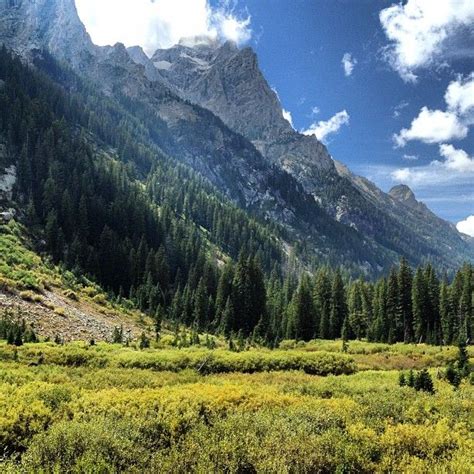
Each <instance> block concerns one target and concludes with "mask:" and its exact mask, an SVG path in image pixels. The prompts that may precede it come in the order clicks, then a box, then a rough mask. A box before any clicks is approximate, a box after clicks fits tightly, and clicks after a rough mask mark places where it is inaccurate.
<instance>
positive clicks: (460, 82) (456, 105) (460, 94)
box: [444, 73, 474, 119]
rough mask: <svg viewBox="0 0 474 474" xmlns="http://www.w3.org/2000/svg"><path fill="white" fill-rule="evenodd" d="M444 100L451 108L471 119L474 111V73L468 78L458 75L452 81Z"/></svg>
mask: <svg viewBox="0 0 474 474" xmlns="http://www.w3.org/2000/svg"><path fill="white" fill-rule="evenodd" d="M444 100H445V101H446V104H447V105H448V109H449V110H451V111H453V112H455V113H456V114H458V115H460V116H462V117H466V118H470V119H471V118H472V117H471V116H472V113H473V112H474V73H471V74H470V75H469V76H468V77H466V78H463V77H462V76H461V77H458V79H457V80H455V81H453V82H451V83H450V84H449V86H448V88H447V89H446V93H445V95H444Z"/></svg>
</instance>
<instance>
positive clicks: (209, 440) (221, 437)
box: [0, 341, 474, 473]
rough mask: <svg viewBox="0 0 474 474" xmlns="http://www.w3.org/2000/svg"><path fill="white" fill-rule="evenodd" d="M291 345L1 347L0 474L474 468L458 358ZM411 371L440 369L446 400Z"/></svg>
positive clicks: (470, 410) (439, 386)
mask: <svg viewBox="0 0 474 474" xmlns="http://www.w3.org/2000/svg"><path fill="white" fill-rule="evenodd" d="M283 346H284V347H287V349H285V350H283V349H281V350H275V351H269V350H264V349H251V350H248V351H244V352H241V353H233V352H229V351H227V350H225V349H218V350H214V351H210V350H206V349H203V348H188V349H181V350H179V349H172V348H169V349H147V350H143V351H140V350H139V349H137V348H135V347H122V346H120V345H112V344H98V345H95V346H89V345H88V344H85V343H75V344H68V345H64V346H61V345H55V344H52V343H41V344H31V345H30V344H26V345H24V346H21V347H19V348H16V349H15V348H13V347H11V346H6V345H5V344H2V345H0V356H1V357H0V358H1V362H0V446H1V451H0V452H1V455H2V456H3V461H2V464H0V471H2V472H61V473H63V472H137V473H138V472H170V473H171V472H173V473H185V472H202V473H207V472H235V473H237V472H240V473H243V472H245V473H247V472H249V473H250V472H430V473H431V472H440V473H441V472H453V473H454V472H455V473H464V472H465V473H468V472H472V468H473V466H474V458H473V455H474V439H473V430H474V386H472V385H471V384H470V383H469V381H468V380H465V381H464V382H463V383H462V384H461V386H460V388H459V389H458V390H454V389H453V388H452V386H451V385H449V384H448V383H447V382H446V381H445V380H444V379H442V372H443V369H442V368H440V367H442V366H443V365H444V364H445V363H447V362H448V361H449V360H452V359H454V358H455V357H456V349H455V348H437V347H427V346H415V345H412V346H408V345H406V346H404V345H394V346H385V345H380V344H369V343H363V342H353V343H350V344H349V348H348V349H349V350H348V354H342V353H341V352H340V351H341V344H340V342H339V343H338V342H337V341H336V342H326V341H316V342H311V343H308V344H300V345H297V344H295V343H294V342H291V341H286V342H285V343H284V344H283ZM85 354H87V356H86V355H85ZM385 355H387V356H388V359H386V358H385ZM183 361H185V362H183ZM206 361H207V362H206ZM206 364H209V365H208V368H207V369H206V368H205V367H206ZM390 364H393V365H394V367H390ZM400 365H403V366H404V367H406V368H409V367H413V366H415V367H426V366H428V367H431V369H430V373H431V375H432V377H433V380H434V385H435V389H436V392H435V394H434V395H430V394H428V393H425V392H417V391H415V390H414V389H412V388H409V387H400V386H399V385H398V376H399V371H398V370H394V369H398V368H399V366H400ZM288 367H291V370H286V369H287V368H288ZM308 367H309V369H308ZM367 367H370V370H369V369H367ZM281 369H284V370H281ZM318 370H319V371H320V372H321V373H322V375H315V374H314V373H315V372H317V371H318ZM334 373H335V374H340V375H332V374H334Z"/></svg>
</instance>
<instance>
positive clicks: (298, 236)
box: [0, 0, 473, 273]
mask: <svg viewBox="0 0 474 474" xmlns="http://www.w3.org/2000/svg"><path fill="white" fill-rule="evenodd" d="M0 18H1V21H0V41H1V42H3V43H4V44H6V45H7V46H8V47H9V48H12V49H13V50H15V51H16V52H18V53H20V54H21V56H22V57H23V58H26V59H28V60H29V61H31V62H34V63H35V64H36V66H37V67H39V68H40V69H42V70H43V71H44V72H46V73H47V74H48V75H49V77H51V78H53V79H54V80H55V81H56V82H57V83H58V84H61V86H62V87H64V88H66V90H68V91H70V92H71V91H74V90H75V88H76V87H78V86H77V84H78V82H77V80H76V79H74V77H72V76H71V75H68V74H65V72H64V69H63V68H58V67H56V66H54V65H52V62H51V61H49V60H48V57H47V56H48V54H49V53H51V54H52V55H53V56H54V58H55V59H58V60H60V61H63V62H64V63H65V64H67V65H68V67H71V68H72V69H73V70H74V72H75V73H76V74H79V75H80V77H81V78H85V79H86V80H87V81H88V82H90V84H91V87H92V88H95V89H96V90H98V91H100V92H99V94H102V95H103V96H105V97H107V98H108V100H109V101H110V102H111V103H113V104H114V107H115V109H114V112H113V113H112V114H110V115H109V116H108V118H109V119H110V121H106V122H107V127H108V129H106V128H107V127H104V126H101V124H100V123H99V122H100V121H101V119H99V117H101V116H102V114H103V108H104V105H103V103H102V102H100V101H98V100H97V99H95V100H94V103H92V104H89V105H90V106H91V108H92V109H93V108H96V109H97V110H96V117H95V118H94V120H93V122H94V123H95V128H96V129H95V133H98V131H100V133H99V136H100V138H101V139H102V140H104V142H105V143H106V144H108V145H112V146H117V140H116V139H115V138H114V136H113V135H114V133H113V130H112V128H111V127H112V126H113V124H114V123H120V124H123V123H126V125H125V128H126V129H127V130H128V133H129V136H128V139H126V140H123V141H122V143H120V144H118V145H119V151H120V153H119V155H120V159H121V160H123V161H125V162H128V163H129V164H133V165H134V167H135V168H136V171H137V173H138V175H139V176H140V178H142V179H143V178H146V176H147V174H148V173H149V171H150V170H151V169H152V167H153V165H154V163H156V160H157V159H158V160H161V159H162V158H161V157H162V156H163V155H165V154H166V155H168V156H169V157H170V158H171V159H174V160H177V161H179V162H181V163H184V164H186V165H187V166H189V167H190V168H192V169H193V170H195V171H197V172H198V173H200V174H201V175H202V176H204V177H205V178H207V179H208V180H209V181H210V182H211V183H212V184H213V185H214V186H215V187H216V188H217V189H219V191H220V192H222V193H223V194H224V195H226V196H227V197H228V198H230V199H231V200H232V201H233V202H235V203H237V204H238V205H239V206H240V207H242V208H243V209H245V210H246V211H249V212H251V213H252V214H253V215H256V216H259V218H260V219H264V220H266V221H267V222H273V223H275V222H279V223H281V224H282V230H284V231H283V234H280V235H283V236H284V239H285V240H286V242H287V243H288V244H289V246H290V247H296V248H297V250H298V253H300V255H304V254H306V256H307V257H308V259H309V260H311V259H314V258H315V259H316V261H328V262H332V263H345V264H346V265H349V266H352V267H358V268H359V269H361V268H363V269H365V271H367V272H369V273H374V272H378V271H381V270H383V269H386V268H387V267H388V266H389V265H390V264H392V263H393V262H394V261H396V260H397V259H398V257H399V256H400V255H405V256H407V257H408V258H409V259H410V261H411V262H412V263H418V262H420V261H421V260H426V259H430V260H433V261H435V262H436V263H438V264H440V265H442V266H444V267H447V268H452V267H453V266H455V265H456V264H457V263H459V262H461V261H462V260H464V259H466V258H472V255H473V251H472V248H471V247H470V246H469V244H468V243H466V242H465V241H464V240H462V239H461V240H459V234H457V232H456V231H455V230H454V229H452V228H450V229H449V231H448V232H447V235H446V238H445V240H446V241H447V243H448V244H447V246H446V245H443V246H441V247H440V246H439V245H438V244H437V242H435V240H434V239H433V238H432V236H431V235H424V234H422V233H420V232H418V231H417V227H416V226H415V227H413V226H408V225H406V223H404V222H403V215H404V214H403V212H402V211H403V210H404V206H399V207H400V209H401V211H400V210H397V213H398V214H397V215H399V216H401V217H400V219H397V218H396V216H394V215H393V214H392V213H390V212H387V211H386V209H384V207H383V205H382V204H381V203H374V201H373V200H372V199H371V198H370V196H366V195H365V194H364V192H363V189H362V188H361V187H358V186H356V185H355V184H354V183H353V182H352V180H351V178H350V177H349V176H346V175H344V174H343V173H340V172H339V171H338V169H337V167H336V166H335V164H334V162H333V160H332V158H331V157H330V155H329V154H328V152H327V150H326V148H325V147H324V146H323V145H322V144H321V143H319V142H318V141H317V140H316V139H315V138H314V137H307V136H303V135H300V134H298V133H297V132H295V131H294V130H292V128H291V126H290V125H289V124H288V122H286V121H285V120H284V118H283V116H282V113H281V107H280V104H279V102H278V98H277V96H276V94H275V93H274V92H273V91H272V90H271V89H270V88H269V86H268V84H267V83H266V81H265V78H264V77H263V75H262V74H261V72H260V71H259V69H258V62H257V59H256V56H255V54H254V53H253V51H252V50H250V49H249V48H245V49H243V50H239V49H237V48H235V46H233V45H232V44H230V43H226V44H224V45H218V44H210V43H209V42H207V43H206V42H203V44H201V45H199V46H198V47H196V48H187V47H186V46H185V45H178V46H176V47H174V48H171V49H170V50H164V51H158V52H157V53H156V54H155V56H154V58H153V60H148V59H147V58H146V56H145V55H144V54H143V52H142V51H141V50H140V49H138V48H132V49H129V50H126V49H125V48H124V47H123V45H120V44H118V45H115V46H113V47H96V46H95V45H93V44H92V42H91V40H90V38H89V36H88V35H87V33H86V31H85V29H84V27H83V25H82V24H81V22H80V20H79V18H78V16H77V12H76V10H75V6H74V1H73V0H37V1H35V2H32V1H29V0H9V1H5V0H3V1H2V2H0ZM43 48H44V49H45V50H47V51H48V52H49V53H45V52H44V51H43ZM100 100H103V99H100ZM101 118H102V117H101ZM132 144H134V145H135V147H133V146H132ZM137 144H140V145H139V146H138V145H137ZM140 146H143V147H146V148H147V150H149V153H145V156H143V155H140V154H137V153H136V149H137V148H139V147H140ZM320 204H321V205H322V207H321V205H320ZM420 219H422V217H420ZM412 222H413V221H412ZM416 222H418V221H416ZM430 232H431V229H430ZM451 240H452V241H453V242H455V245H449V243H450V242H451ZM448 247H450V248H448Z"/></svg>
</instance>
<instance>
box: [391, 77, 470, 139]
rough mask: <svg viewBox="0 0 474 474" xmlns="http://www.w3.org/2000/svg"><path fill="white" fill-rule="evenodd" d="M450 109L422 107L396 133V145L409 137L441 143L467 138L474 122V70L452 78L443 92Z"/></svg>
mask: <svg viewBox="0 0 474 474" xmlns="http://www.w3.org/2000/svg"><path fill="white" fill-rule="evenodd" d="M444 99H445V101H446V105H447V110H446V111H442V110H430V109H429V108H428V107H422V109H421V110H420V112H419V114H418V116H417V117H416V118H414V119H413V121H412V122H411V125H410V128H403V129H402V130H400V132H399V133H398V134H395V135H394V136H393V140H394V142H395V145H396V146H397V147H403V146H405V145H406V143H407V142H408V141H411V140H419V141H422V142H424V143H441V142H445V141H449V140H453V139H461V138H465V137H466V136H467V134H468V132H469V125H472V124H473V123H474V73H471V74H470V75H469V76H468V77H466V78H463V77H461V76H459V77H458V78H457V79H456V80H455V81H452V82H451V83H450V84H449V85H448V87H447V89H446V93H445V95H444Z"/></svg>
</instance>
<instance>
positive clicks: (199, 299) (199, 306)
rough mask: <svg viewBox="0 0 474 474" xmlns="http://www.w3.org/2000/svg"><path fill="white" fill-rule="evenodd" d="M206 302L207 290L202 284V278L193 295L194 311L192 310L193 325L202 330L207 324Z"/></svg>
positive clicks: (207, 300) (207, 299)
mask: <svg viewBox="0 0 474 474" xmlns="http://www.w3.org/2000/svg"><path fill="white" fill-rule="evenodd" d="M208 302H209V298H208V295H207V289H206V286H205V284H204V280H203V278H201V280H200V281H199V284H198V287H197V289H196V292H195V294H194V310H193V320H194V324H196V326H197V327H198V328H199V329H201V330H204V329H206V327H207V323H208Z"/></svg>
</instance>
